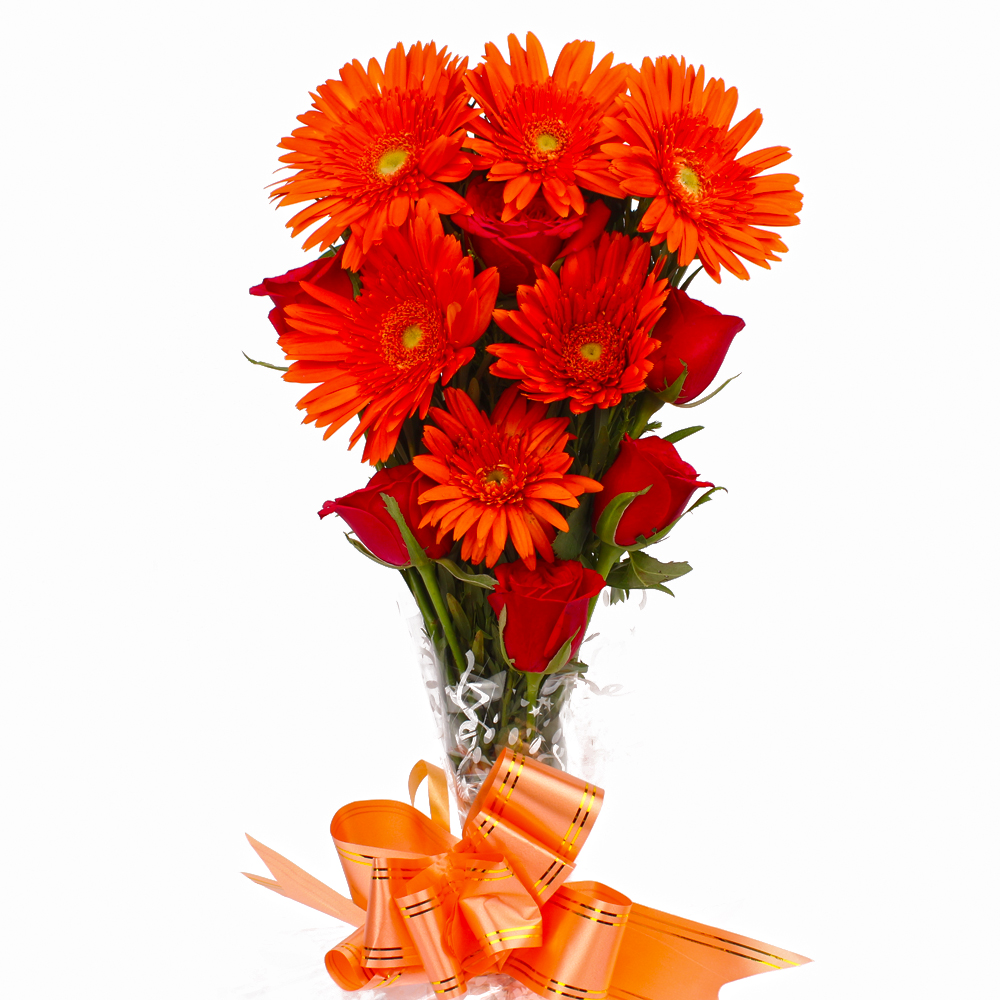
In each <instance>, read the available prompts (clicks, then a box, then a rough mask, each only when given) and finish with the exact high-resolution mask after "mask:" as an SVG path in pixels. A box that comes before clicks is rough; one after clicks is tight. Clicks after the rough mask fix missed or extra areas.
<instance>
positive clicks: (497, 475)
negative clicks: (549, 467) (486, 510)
mask: <svg viewBox="0 0 1000 1000" xmlns="http://www.w3.org/2000/svg"><path fill="white" fill-rule="evenodd" d="M493 445H494V447H498V448H499V449H500V450H501V451H505V450H507V448H508V447H509V442H508V441H506V440H504V439H502V438H501V436H499V435H498V436H497V437H496V439H495V440H494V441H493ZM507 457H508V458H509V457H510V456H509V454H508V456H507ZM524 474H525V470H524V469H519V470H517V471H515V469H514V466H513V465H510V464H509V463H508V462H505V461H503V460H502V459H500V460H499V461H498V460H497V459H496V458H494V459H493V460H492V462H491V463H490V464H489V465H484V466H481V467H480V468H479V469H478V470H477V471H476V473H475V475H473V476H470V477H469V478H468V479H467V480H466V483H467V487H466V489H467V494H466V495H467V496H470V497H476V498H477V499H479V500H481V501H483V502H484V503H488V504H496V503H504V504H508V503H514V502H517V498H518V497H519V496H520V492H521V489H522V488H523V486H524Z"/></svg>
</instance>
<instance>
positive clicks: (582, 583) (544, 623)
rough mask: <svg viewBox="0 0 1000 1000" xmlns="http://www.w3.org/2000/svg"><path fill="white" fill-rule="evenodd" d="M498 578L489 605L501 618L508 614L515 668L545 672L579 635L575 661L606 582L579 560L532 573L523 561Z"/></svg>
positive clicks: (501, 570) (502, 568) (503, 568)
mask: <svg viewBox="0 0 1000 1000" xmlns="http://www.w3.org/2000/svg"><path fill="white" fill-rule="evenodd" d="M496 575H497V585H496V587H495V588H494V590H493V593H492V594H490V595H489V597H488V600H489V602H490V606H491V607H492V608H493V610H494V611H495V612H496V613H497V616H498V617H499V615H500V612H501V611H502V610H503V609H504V608H506V609H507V625H506V627H505V629H504V633H503V641H504V645H505V646H506V647H507V655H508V656H509V657H510V658H511V659H512V660H513V661H514V666H515V667H517V669H518V670H523V671H526V672H529V673H538V672H539V671H541V670H544V669H545V667H546V665H547V664H548V662H549V660H551V659H552V657H553V656H555V655H556V653H558V652H559V650H560V649H561V648H562V646H563V644H564V643H565V642H566V640H567V639H569V638H570V637H571V636H573V634H574V633H576V635H575V637H574V638H573V645H572V653H571V657H572V656H576V654H577V651H578V650H579V648H580V643H581V642H583V639H584V635H583V633H584V629H585V628H586V627H587V607H588V605H589V604H590V599H591V598H592V597H594V596H596V595H597V594H599V593H600V592H601V588H602V587H603V586H604V577H602V576H601V574H600V573H597V572H595V571H594V570H592V569H584V567H583V566H582V565H581V564H580V563H578V562H577V561H576V560H575V559H570V560H567V561H565V562H563V561H562V560H559V559H557V560H556V561H555V562H553V563H543V562H540V563H539V564H538V568H537V569H528V567H527V566H525V565H524V562H523V561H522V560H520V559H519V560H518V561H517V562H513V563H501V564H500V565H499V566H497V567H496Z"/></svg>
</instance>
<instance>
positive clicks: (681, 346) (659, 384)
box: [646, 288, 746, 403]
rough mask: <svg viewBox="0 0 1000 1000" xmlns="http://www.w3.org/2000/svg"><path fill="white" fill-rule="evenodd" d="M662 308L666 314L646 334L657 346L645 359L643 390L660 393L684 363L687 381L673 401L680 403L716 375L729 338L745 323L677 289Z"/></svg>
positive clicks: (698, 391)
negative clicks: (650, 366) (647, 362)
mask: <svg viewBox="0 0 1000 1000" xmlns="http://www.w3.org/2000/svg"><path fill="white" fill-rule="evenodd" d="M664 308H665V309H666V312H665V313H664V314H663V316H662V318H661V319H660V321H659V322H658V323H657V324H656V326H654V327H653V332H652V333H651V334H650V336H651V337H653V338H654V339H656V340H658V341H659V342H660V346H659V347H658V348H657V349H656V350H655V351H653V353H652V354H650V356H649V360H650V361H652V362H653V370H652V371H651V372H650V373H649V374H648V375H647V376H646V388H647V389H651V390H652V391H653V392H662V391H663V390H664V389H666V388H667V386H669V385H671V384H672V383H673V382H676V381H677V379H678V378H680V374H681V372H682V371H684V363H686V364H687V366H688V373H687V378H686V379H685V380H684V388H683V389H682V390H681V394H680V396H678V397H677V402H679V403H683V402H686V401H687V400H690V399H694V398H695V397H697V396H700V395H701V394H702V393H703V392H704V391H705V390H706V389H707V388H708V386H709V385H710V384H711V382H712V379H714V378H715V376H716V375H718V374H719V369H720V368H721V367H722V362H723V361H724V360H725V357H726V351H728V350H729V345H730V344H731V343H732V342H733V337H735V336H736V334H738V333H739V332H740V330H742V329H743V327H744V326H746V324H745V323H744V322H743V320H741V319H740V318H739V316H723V315H722V313H720V312H719V310H718V309H713V308H712V307H711V306H706V305H705V303H704V302H699V301H698V300H697V299H692V298H691V297H690V296H689V295H688V294H687V293H686V292H682V291H681V290H680V289H679V288H675V289H674V290H673V291H672V292H671V293H670V294H669V295H668V296H667V301H666V302H665V303H664Z"/></svg>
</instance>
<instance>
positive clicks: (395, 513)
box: [379, 493, 430, 569]
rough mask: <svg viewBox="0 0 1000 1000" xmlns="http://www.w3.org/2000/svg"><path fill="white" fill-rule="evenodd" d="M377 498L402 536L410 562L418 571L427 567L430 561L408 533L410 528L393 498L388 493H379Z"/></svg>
mask: <svg viewBox="0 0 1000 1000" xmlns="http://www.w3.org/2000/svg"><path fill="white" fill-rule="evenodd" d="M379 496H380V497H381V498H382V502H383V503H384V504H385V509H386V510H387V511H388V512H389V517H391V518H392V519H393V520H394V521H395V522H396V527H397V528H399V533H400V534H401V535H402V536H403V541H404V542H405V544H406V551H407V552H409V553H410V561H411V562H412V563H413V565H414V566H416V567H417V568H418V569H419V568H420V567H421V566H425V567H426V566H429V565H430V559H428V558H427V553H426V552H424V550H423V549H422V548H421V547H420V543H419V542H418V541H417V540H416V538H414V537H413V532H412V531H410V526H409V525H408V524H407V523H406V519H405V518H404V517H403V513H402V511H401V510H400V509H399V504H398V503H396V499H395V497H392V496H390V495H389V494H388V493H380V494H379Z"/></svg>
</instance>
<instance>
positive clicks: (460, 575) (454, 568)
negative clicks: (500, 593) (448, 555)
mask: <svg viewBox="0 0 1000 1000" xmlns="http://www.w3.org/2000/svg"><path fill="white" fill-rule="evenodd" d="M434 562H436V563H437V564H438V566H443V567H444V568H445V569H446V570H447V571H448V572H449V573H451V575H452V576H453V577H454V578H455V579H456V580H461V581H462V583H469V584H471V585H472V586H473V587H482V588H483V590H492V589H493V588H494V587H495V586H496V585H497V581H496V577H493V576H490V575H489V574H488V573H468V572H466V571H465V570H464V569H462V567H461V566H459V565H458V564H457V563H455V562H452V560H451V559H435V560H434Z"/></svg>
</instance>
